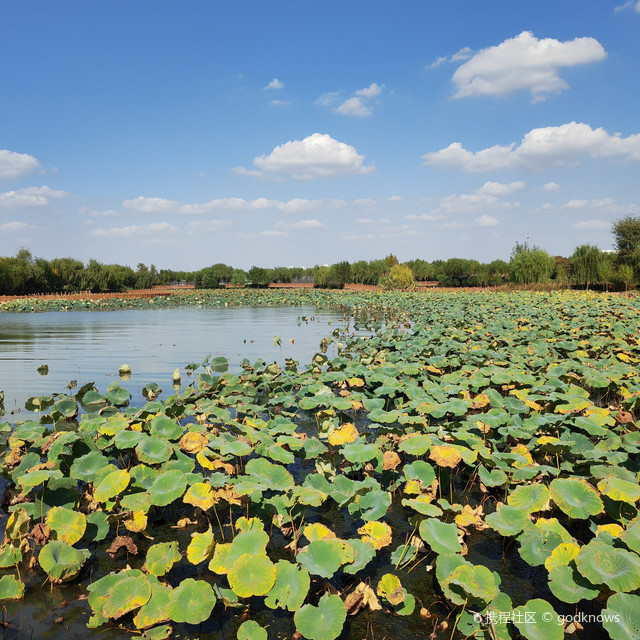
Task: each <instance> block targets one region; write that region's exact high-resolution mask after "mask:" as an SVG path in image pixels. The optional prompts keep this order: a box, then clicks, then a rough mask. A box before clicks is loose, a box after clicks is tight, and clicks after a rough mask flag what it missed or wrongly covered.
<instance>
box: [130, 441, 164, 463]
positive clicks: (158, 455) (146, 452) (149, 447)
mask: <svg viewBox="0 0 640 640" xmlns="http://www.w3.org/2000/svg"><path fill="white" fill-rule="evenodd" d="M172 453H173V447H172V446H171V445H170V444H169V443H168V442H167V441H166V440H163V439H162V438H161V437H160V436H149V437H148V438H146V439H144V440H142V441H141V442H139V443H138V445H137V446H136V455H137V456H138V459H139V460H140V461H141V462H144V463H145V464H162V463H163V462H166V461H167V460H168V459H169V458H170V457H171V454H172Z"/></svg>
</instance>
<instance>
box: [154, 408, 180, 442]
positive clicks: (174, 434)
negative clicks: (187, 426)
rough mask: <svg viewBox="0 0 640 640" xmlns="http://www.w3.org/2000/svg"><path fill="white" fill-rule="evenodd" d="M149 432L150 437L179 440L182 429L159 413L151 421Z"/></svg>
mask: <svg viewBox="0 0 640 640" xmlns="http://www.w3.org/2000/svg"><path fill="white" fill-rule="evenodd" d="M150 432H151V435H152V436H158V437H159V438H163V439H164V440H179V439H180V438H181V437H182V434H183V433H184V427H182V426H180V425H179V424H177V423H176V422H175V420H173V419H172V418H169V417H168V416H166V415H164V414H162V413H161V414H160V415H158V416H155V417H154V418H153V419H152V420H151V429H150Z"/></svg>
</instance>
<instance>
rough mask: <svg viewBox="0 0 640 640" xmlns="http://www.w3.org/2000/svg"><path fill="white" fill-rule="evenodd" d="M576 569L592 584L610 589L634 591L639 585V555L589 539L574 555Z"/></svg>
mask: <svg viewBox="0 0 640 640" xmlns="http://www.w3.org/2000/svg"><path fill="white" fill-rule="evenodd" d="M576 566H577V567H578V571H579V572H580V573H581V574H582V575H583V576H584V577H585V578H586V579H587V580H589V581H590V582H591V583H593V584H594V585H599V584H605V585H607V587H609V588H610V589H611V590H612V591H635V590H636V589H638V588H639V587H640V557H638V554H637V553H632V552H630V551H624V550H623V549H618V548H616V547H611V546H609V545H608V544H605V543H604V542H600V541H598V540H591V542H589V544H587V545H585V546H584V547H582V548H581V549H580V553H579V554H578V556H577V557H576Z"/></svg>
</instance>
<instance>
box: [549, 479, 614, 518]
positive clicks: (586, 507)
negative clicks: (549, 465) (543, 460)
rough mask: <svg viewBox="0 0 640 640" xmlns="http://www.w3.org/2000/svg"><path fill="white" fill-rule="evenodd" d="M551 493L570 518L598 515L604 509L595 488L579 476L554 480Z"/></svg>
mask: <svg viewBox="0 0 640 640" xmlns="http://www.w3.org/2000/svg"><path fill="white" fill-rule="evenodd" d="M549 493H550V494H551V497H552V498H553V501H554V502H555V503H556V504H557V505H558V507H560V509H561V510H562V511H564V513H566V514H567V515H568V516H569V517H570V518H577V519H585V518H588V517H589V516H595V515H597V514H598V513H600V512H601V511H602V510H603V509H604V505H603V504H602V500H600V496H599V495H598V493H597V492H596V490H595V488H594V487H592V486H591V485H590V484H589V483H588V482H586V481H585V480H579V479H577V478H562V479H556V480H552V481H551V484H550V485H549Z"/></svg>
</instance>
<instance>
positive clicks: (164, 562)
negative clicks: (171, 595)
mask: <svg viewBox="0 0 640 640" xmlns="http://www.w3.org/2000/svg"><path fill="white" fill-rule="evenodd" d="M180 558H182V556H181V555H180V551H179V550H178V541H177V540H173V541H172V542H159V543H158V544H154V545H152V546H151V547H149V549H148V551H147V559H146V561H145V563H144V567H143V568H144V570H145V571H147V572H148V573H150V574H151V575H154V576H163V575H164V574H165V573H167V571H169V569H171V567H172V566H173V565H174V564H175V563H176V562H180Z"/></svg>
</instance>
